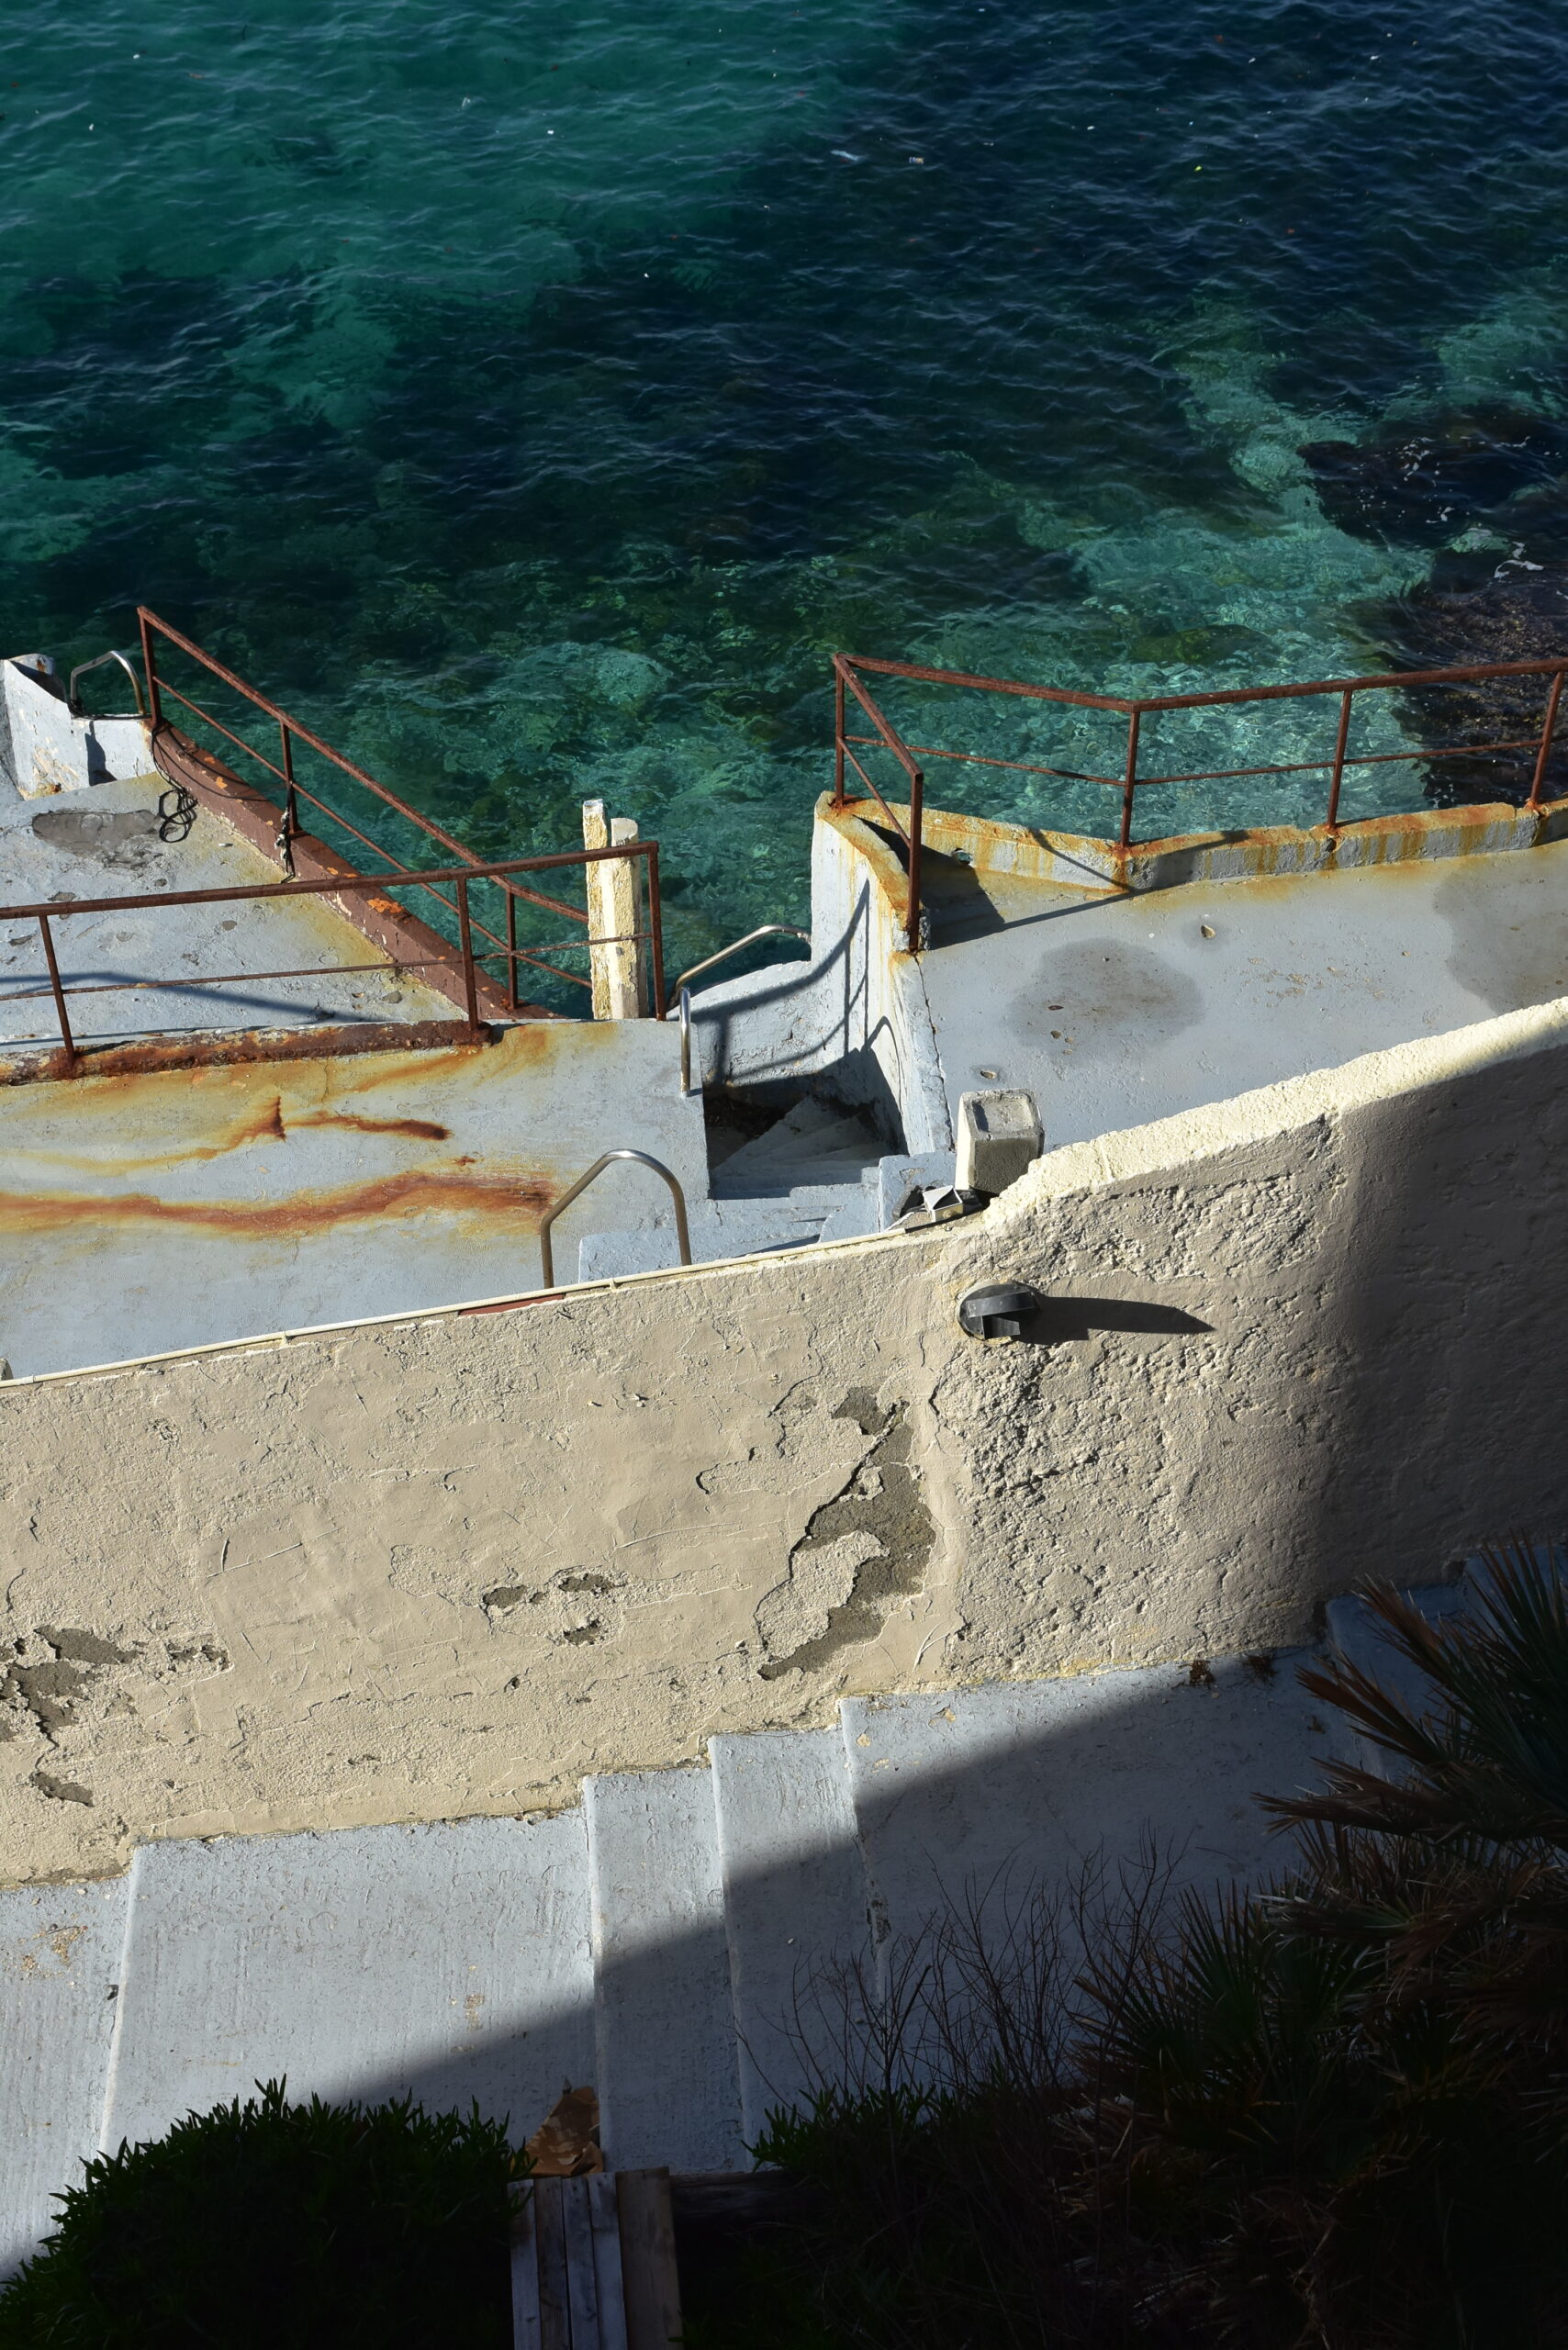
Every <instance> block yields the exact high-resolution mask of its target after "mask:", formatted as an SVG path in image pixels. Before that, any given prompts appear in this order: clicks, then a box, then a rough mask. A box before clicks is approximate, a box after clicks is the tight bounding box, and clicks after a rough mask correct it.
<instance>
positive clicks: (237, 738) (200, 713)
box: [160, 678, 590, 944]
mask: <svg viewBox="0 0 1568 2350" xmlns="http://www.w3.org/2000/svg"><path fill="white" fill-rule="evenodd" d="M160 684H161V685H162V688H163V690H164V692H165V693H169V694H172V695H173V696H174V699H175V700H176V701H183V702H185V708H186V709H187V710H194V711H196V715H197V717H198V718H206V719H207V722H208V723H209V724H210V725H213V726H216V727H217V728H218V733H220V734H226V735H228V737H229V740H230V742H231V743H233V744H237V745H238V747H239V748H240V749H241V751H249V752H250V754H251V756H252V758H253V759H256V760H258V761H259V762H260V764H261V765H262V766H263V767H265V768H266V770H267V772H268V773H269V775H275V776H276V777H277V778H278V780H279V782H280V783H284V784H286V785H287V787H288V794H289V799H290V800H294V799H296V798H297V799H300V800H308V802H309V804H310V806H311V807H312V808H315V809H319V811H320V813H321V814H322V815H323V816H325V817H326V818H327V819H328V821H329V822H330V823H333V824H336V825H337V826H338V827H339V829H340V830H341V831H342V832H345V833H347V834H349V835H350V836H351V838H352V839H353V840H356V841H358V843H359V845H360V846H361V847H362V848H368V849H370V850H372V851H373V852H374V853H375V856H385V857H387V858H389V859H390V861H391V862H392V864H394V865H395V866H396V867H398V871H399V872H400V873H407V874H409V875H412V874H415V873H417V872H418V871H419V869H420V868H419V867H418V866H413V865H406V864H405V863H404V862H403V860H402V858H401V857H400V856H398V852H397V850H396V849H391V848H388V847H387V846H386V843H385V842H384V841H378V840H375V839H373V838H372V836H371V834H369V833H365V832H362V831H361V830H360V828H359V826H358V825H357V824H356V823H355V822H353V818H352V817H349V816H345V815H343V814H342V811H341V810H339V809H337V808H334V807H333V806H332V805H331V803H330V801H329V800H322V799H319V797H318V796H317V794H316V793H315V792H314V791H312V790H311V789H310V787H309V785H308V784H305V783H301V782H300V781H299V780H298V778H297V777H296V776H295V774H294V773H293V760H292V758H290V761H289V765H288V767H286V768H285V767H274V764H273V762H272V760H271V759H269V758H266V757H265V756H263V754H262V753H261V752H260V751H258V750H257V749H256V748H255V747H254V745H253V744H250V743H247V742H246V741H245V740H244V738H243V737H242V736H241V735H239V734H230V733H229V729H228V728H227V727H226V726H223V725H220V724H219V722H218V720H217V719H216V718H212V717H211V716H210V714H209V713H208V712H207V711H205V710H203V709H202V708H201V705H200V704H199V703H198V702H194V701H190V700H188V699H186V697H185V695H184V694H182V693H180V692H179V691H177V689H176V688H174V687H173V686H171V685H170V684H169V682H168V680H167V679H166V678H163V679H161V680H160ZM285 815H286V819H287V820H288V821H287V831H288V834H289V836H290V837H291V838H292V837H293V836H294V834H295V830H296V827H295V825H294V822H293V821H292V819H293V811H292V809H290V808H287V807H286V810H285ZM496 878H497V887H498V888H499V889H502V890H506V891H507V892H508V894H509V896H516V897H519V898H523V899H526V900H527V901H528V902H529V903H530V904H531V905H535V906H544V907H546V908H547V909H548V910H549V912H552V913H558V914H563V915H565V916H566V918H567V919H568V920H570V921H572V922H580V923H582V925H583V927H584V928H585V930H586V929H587V928H588V923H589V920H590V917H589V916H588V914H587V913H586V912H584V911H583V910H582V908H581V907H579V906H574V905H569V904H568V903H567V901H566V899H565V898H548V897H546V896H544V894H543V892H542V891H541V890H524V889H521V888H519V887H518V886H517V884H515V883H509V882H507V881H505V880H502V879H500V878H498V877H496ZM418 886H420V887H424V886H426V885H424V884H420V885H418ZM431 897H433V898H435V899H436V900H437V901H438V902H439V903H440V904H442V905H443V906H444V907H445V908H446V909H447V912H449V913H455V912H456V911H457V901H456V900H455V899H454V898H443V897H442V896H441V893H440V891H439V890H431ZM476 928H477V929H479V930H480V931H482V932H483V933H484V935H485V936H486V937H487V938H493V939H495V940H496V941H497V943H498V944H499V943H500V934H499V932H498V931H494V930H490V929H487V927H486V925H485V924H484V923H476Z"/></svg>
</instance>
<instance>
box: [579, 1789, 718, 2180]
mask: <svg viewBox="0 0 1568 2350" xmlns="http://www.w3.org/2000/svg"><path fill="white" fill-rule="evenodd" d="M583 1797H584V1810H585V1812H586V1815H587V1819H588V1867H589V1875H590V1881H591V1906H592V1916H593V1953H594V1979H595V2041H596V2072H595V2075H594V2078H595V2080H596V2081H597V2085H598V2088H599V2126H600V2135H601V2138H602V2141H603V2144H604V2149H605V2160H606V2162H607V2163H608V2164H609V2165H610V2168H611V2169H614V2170H640V2169H646V2168H651V2167H654V2166H655V2165H661V2164H667V2165H668V2166H669V2167H670V2169H671V2170H678V2171H684V2170H697V2171H701V2170H744V2169H745V2168H747V2167H748V2166H749V2165H748V2164H747V2160H746V2154H745V2146H744V2143H743V2141H742V2134H741V2098H740V2074H739V2065H738V2058H737V2051H736V2045H735V2022H734V2006H733V2004H732V2001H731V1996H730V1959H729V1946H728V1942H727V1939H726V1936H725V1931H724V1894H723V1878H722V1868H721V1864H720V1859H719V1830H718V1822H717V1819H716V1817H715V1814H714V1808H713V1783H712V1778H711V1774H710V1773H709V1772H707V1771H700V1770H684V1771H682V1770H676V1771H638V1772H625V1773H617V1774H614V1775H612V1776H606V1777H598V1778H590V1779H586V1780H585V1781H584V1783H583Z"/></svg>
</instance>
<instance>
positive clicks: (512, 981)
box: [502, 883, 522, 1012]
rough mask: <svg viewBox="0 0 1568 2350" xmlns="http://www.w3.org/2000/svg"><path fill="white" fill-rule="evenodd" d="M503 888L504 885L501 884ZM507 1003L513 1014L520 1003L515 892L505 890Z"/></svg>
mask: <svg viewBox="0 0 1568 2350" xmlns="http://www.w3.org/2000/svg"><path fill="white" fill-rule="evenodd" d="M502 886H503V888H504V887H505V884H504V883H503V885H502ZM507 1002H508V1003H509V1004H510V1006H511V1009H512V1010H513V1012H515V1011H516V1010H517V1009H518V1006H519V1005H520V1004H521V1002H522V998H521V996H520V995H519V993H518V991H517V891H516V890H507Z"/></svg>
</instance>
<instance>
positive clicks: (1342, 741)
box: [1323, 686, 1352, 833]
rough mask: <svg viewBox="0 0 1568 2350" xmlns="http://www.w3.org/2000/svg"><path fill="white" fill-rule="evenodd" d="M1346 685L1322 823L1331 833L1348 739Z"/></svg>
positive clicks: (1336, 824) (1335, 827) (1334, 829)
mask: <svg viewBox="0 0 1568 2350" xmlns="http://www.w3.org/2000/svg"><path fill="white" fill-rule="evenodd" d="M1351 691H1352V688H1350V686H1347V687H1346V688H1345V690H1344V692H1343V693H1342V694H1341V695H1340V697H1339V732H1338V734H1336V736H1335V737H1334V772H1333V774H1332V775H1331V776H1330V777H1329V778H1328V813H1327V816H1326V817H1325V818H1324V820H1323V821H1324V823H1325V825H1326V826H1327V830H1328V831H1329V832H1331V833H1337V832H1338V829H1339V785H1340V782H1341V780H1342V778H1343V777H1344V773H1345V745H1346V744H1347V743H1348V742H1349V741H1350V695H1351Z"/></svg>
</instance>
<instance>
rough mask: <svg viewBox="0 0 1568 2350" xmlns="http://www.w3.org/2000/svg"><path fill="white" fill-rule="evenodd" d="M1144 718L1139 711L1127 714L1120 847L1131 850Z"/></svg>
mask: <svg viewBox="0 0 1568 2350" xmlns="http://www.w3.org/2000/svg"><path fill="white" fill-rule="evenodd" d="M1142 716H1143V712H1142V711H1138V710H1134V711H1128V713H1127V771H1126V778H1125V779H1124V781H1123V784H1122V834H1121V841H1120V846H1121V847H1122V848H1124V849H1129V848H1131V846H1132V845H1133V793H1134V792H1135V790H1136V789H1137V738H1138V724H1139V722H1140V720H1141V719H1142Z"/></svg>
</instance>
